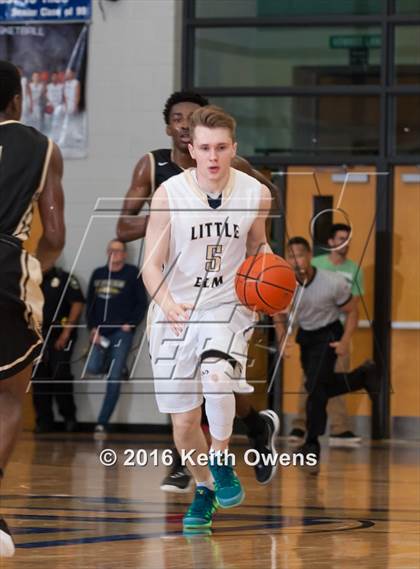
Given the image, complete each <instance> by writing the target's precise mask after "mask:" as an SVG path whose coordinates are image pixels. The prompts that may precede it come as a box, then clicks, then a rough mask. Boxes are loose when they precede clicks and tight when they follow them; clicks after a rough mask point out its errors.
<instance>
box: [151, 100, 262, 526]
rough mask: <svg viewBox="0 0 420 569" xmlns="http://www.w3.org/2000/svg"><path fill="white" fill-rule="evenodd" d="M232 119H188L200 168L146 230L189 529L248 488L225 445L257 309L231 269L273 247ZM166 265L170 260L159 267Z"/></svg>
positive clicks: (156, 350) (242, 388)
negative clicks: (191, 492)
mask: <svg viewBox="0 0 420 569" xmlns="http://www.w3.org/2000/svg"><path fill="white" fill-rule="evenodd" d="M235 126H236V125H235V121H234V119H233V118H232V117H231V116H230V115H228V114H226V113H224V112H223V111H222V110H221V109H219V108H218V107H212V106H207V107H203V108H200V109H197V110H196V111H195V112H194V113H193V114H192V116H191V119H190V131H191V143H190V145H189V150H190V153H191V156H192V158H194V160H195V161H196V164H197V167H196V168H192V169H189V170H187V171H185V172H183V173H181V174H179V175H177V176H174V177H172V178H170V179H169V180H167V181H165V182H164V183H163V184H162V185H161V186H160V187H159V188H158V190H157V191H156V193H155V195H154V197H153V200H152V204H151V214H150V222H149V224H148V228H147V232H146V250H145V257H144V265H143V279H144V283H145V285H146V288H147V289H148V291H149V293H150V295H151V297H152V303H151V305H150V308H149V325H150V328H149V330H150V335H149V344H150V354H151V359H152V368H153V374H154V378H155V394H156V400H157V404H158V407H159V410H160V411H161V412H162V413H169V414H170V415H171V419H172V425H173V433H174V440H175V444H176V446H177V449H178V452H179V453H180V454H181V456H191V460H189V459H187V461H186V464H187V466H188V468H189V469H190V470H191V472H192V474H193V476H194V479H195V481H196V485H197V488H196V492H195V498H194V501H193V503H192V505H191V506H190V508H189V509H188V511H187V513H186V514H185V516H184V520H183V523H184V528H185V529H186V530H187V531H188V530H196V529H202V528H209V527H210V526H211V524H212V517H213V513H214V511H215V510H216V508H217V506H218V505H219V506H221V507H224V508H229V507H233V506H236V505H238V504H240V503H241V502H242V500H243V498H244V491H243V489H242V486H241V484H240V482H239V479H238V478H237V476H236V474H235V471H234V469H233V463H232V457H228V456H227V455H226V452H227V451H228V448H229V440H230V437H231V434H232V427H233V420H234V417H235V397H234V392H243V393H244V392H245V393H246V392H250V391H253V388H252V387H251V386H250V385H248V384H247V383H246V380H245V370H246V359H247V349H248V339H249V336H250V334H251V329H252V327H253V325H254V323H255V321H256V318H255V314H254V313H253V312H251V311H250V310H248V309H247V308H245V307H244V306H241V305H239V304H238V300H237V297H236V294H235V289H234V279H235V274H236V271H237V269H238V267H239V266H240V264H241V263H242V262H243V260H244V259H245V257H246V256H247V255H254V254H256V253H257V252H258V251H260V252H261V251H267V252H269V251H271V249H270V247H269V245H268V244H267V238H266V233H265V222H266V218H267V215H268V212H269V211H270V208H271V194H270V191H269V189H268V188H267V187H266V186H263V185H261V184H260V182H258V181H257V180H255V179H254V178H252V177H251V176H248V175H247V174H244V173H242V172H240V171H239V170H235V169H233V168H231V161H232V159H233V157H234V156H235V154H236V142H235ZM162 266H164V269H163V272H162ZM203 398H204V399H205V408H206V414H207V418H208V422H209V429H210V435H211V440H212V443H211V449H210V453H209V455H208V457H209V464H208V466H205V465H200V464H199V463H198V462H197V457H198V456H199V455H200V454H202V455H205V456H207V443H206V440H205V438H204V435H203V431H202V430H201V428H200V423H201V405H202V403H203Z"/></svg>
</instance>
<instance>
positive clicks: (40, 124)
mask: <svg viewBox="0 0 420 569" xmlns="http://www.w3.org/2000/svg"><path fill="white" fill-rule="evenodd" d="M5 2H6V0H0V5H1V4H2V3H3V6H2V8H4V7H5ZM39 3H40V4H41V2H39ZM50 3H51V2H50ZM61 3H62V4H66V5H70V4H75V3H76V0H74V1H73V2H71V1H69V2H66V3H65V2H64V1H63V2H61ZM77 3H78V4H81V1H80V0H78V2H77ZM20 4H21V5H22V4H24V3H23V2H20ZM26 4H31V5H34V2H26ZM43 4H44V6H45V5H46V3H43ZM85 4H86V2H85ZM56 5H57V2H56ZM9 8H10V6H9ZM88 33H89V25H88V24H86V23H72V24H68V23H63V24H59V25H57V24H37V23H32V24H24V25H21V24H16V25H13V24H6V25H0V59H3V60H7V61H11V62H12V63H14V64H15V65H16V66H18V67H19V71H20V73H21V84H22V99H23V104H22V118H21V120H22V122H23V123H25V124H27V125H30V126H33V127H35V128H37V129H38V130H40V131H42V132H43V133H44V134H46V135H47V136H49V137H50V138H51V139H52V140H54V142H56V143H57V144H58V146H59V147H60V149H61V151H62V153H63V156H64V157H65V158H84V157H85V156H86V154H87V132H86V123H87V118H86V104H85V84H86V66H87V45H88Z"/></svg>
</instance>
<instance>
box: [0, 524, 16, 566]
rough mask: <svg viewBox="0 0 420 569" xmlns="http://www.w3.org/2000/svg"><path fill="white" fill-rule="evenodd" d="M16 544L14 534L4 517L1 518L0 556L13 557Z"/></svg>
mask: <svg viewBox="0 0 420 569" xmlns="http://www.w3.org/2000/svg"><path fill="white" fill-rule="evenodd" d="M14 554H15V544H14V543H13V538H12V534H11V533H10V530H9V528H8V527H7V524H6V522H5V521H4V519H3V518H0V557H13V555H14Z"/></svg>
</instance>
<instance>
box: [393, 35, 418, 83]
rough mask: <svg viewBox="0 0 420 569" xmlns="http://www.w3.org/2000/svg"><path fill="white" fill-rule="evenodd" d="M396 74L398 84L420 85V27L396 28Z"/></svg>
mask: <svg viewBox="0 0 420 569" xmlns="http://www.w3.org/2000/svg"><path fill="white" fill-rule="evenodd" d="M395 73H396V79H397V82H398V83H402V84H410V83H420V26H397V27H396V28H395Z"/></svg>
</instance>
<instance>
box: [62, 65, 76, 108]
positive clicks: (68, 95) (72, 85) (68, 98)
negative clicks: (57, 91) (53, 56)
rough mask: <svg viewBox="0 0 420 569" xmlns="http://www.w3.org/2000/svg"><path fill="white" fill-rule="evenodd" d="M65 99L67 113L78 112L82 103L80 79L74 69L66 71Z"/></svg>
mask: <svg viewBox="0 0 420 569" xmlns="http://www.w3.org/2000/svg"><path fill="white" fill-rule="evenodd" d="M64 100H65V103H66V113H68V114H69V115H74V114H75V113H77V111H78V110H79V103H80V81H79V80H78V79H76V74H75V72H74V71H73V70H72V69H68V70H67V71H66V76H65V83H64Z"/></svg>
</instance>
